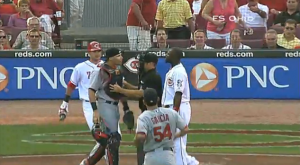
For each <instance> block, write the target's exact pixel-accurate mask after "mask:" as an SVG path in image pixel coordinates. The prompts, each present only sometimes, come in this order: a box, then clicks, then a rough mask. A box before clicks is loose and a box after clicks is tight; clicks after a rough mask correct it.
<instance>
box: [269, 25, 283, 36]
mask: <svg viewBox="0 0 300 165" xmlns="http://www.w3.org/2000/svg"><path fill="white" fill-rule="evenodd" d="M270 29H274V30H276V32H277V33H278V34H282V33H283V27H281V26H272V27H270Z"/></svg>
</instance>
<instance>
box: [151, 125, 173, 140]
mask: <svg viewBox="0 0 300 165" xmlns="http://www.w3.org/2000/svg"><path fill="white" fill-rule="evenodd" d="M153 134H154V140H155V141H156V142H161V141H163V140H164V139H165V138H168V139H169V140H170V139H171V138H172V132H171V128H170V124H169V123H168V124H166V126H165V128H164V129H162V127H161V126H157V127H154V128H153Z"/></svg>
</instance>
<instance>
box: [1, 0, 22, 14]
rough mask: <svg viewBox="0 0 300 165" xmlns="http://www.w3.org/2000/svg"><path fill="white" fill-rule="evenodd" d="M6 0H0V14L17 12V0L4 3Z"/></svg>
mask: <svg viewBox="0 0 300 165" xmlns="http://www.w3.org/2000/svg"><path fill="white" fill-rule="evenodd" d="M6 1H7V0H0V14H15V13H17V12H18V10H17V3H18V0H13V1H12V3H6Z"/></svg>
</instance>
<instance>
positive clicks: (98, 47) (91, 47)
mask: <svg viewBox="0 0 300 165" xmlns="http://www.w3.org/2000/svg"><path fill="white" fill-rule="evenodd" d="M101 50H102V48H101V44H100V43H99V42H97V41H92V42H90V43H89V45H88V51H89V52H94V51H101Z"/></svg>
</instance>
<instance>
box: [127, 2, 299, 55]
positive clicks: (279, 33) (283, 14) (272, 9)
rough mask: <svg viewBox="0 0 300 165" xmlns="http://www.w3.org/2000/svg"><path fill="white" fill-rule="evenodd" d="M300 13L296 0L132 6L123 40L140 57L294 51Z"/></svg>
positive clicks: (158, 3) (137, 4) (143, 3)
mask: <svg viewBox="0 0 300 165" xmlns="http://www.w3.org/2000/svg"><path fill="white" fill-rule="evenodd" d="M299 9H300V7H299V0H194V1H193V2H190V1H189V0H156V1H153V0H133V1H132V5H131V7H130V9H129V12H128V19H127V34H128V39H129V44H130V49H131V50H141V51H144V50H147V49H149V48H162V49H163V48H168V47H174V46H176V47H181V48H188V49H192V50H194V49H295V48H298V47H300V40H299V38H300V26H299V25H300V11H299ZM154 16H155V17H154ZM132 20H134V21H132ZM145 25H146V26H145ZM152 35H153V36H152ZM149 40H151V41H149ZM146 41H148V42H146ZM150 42H151V44H150Z"/></svg>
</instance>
